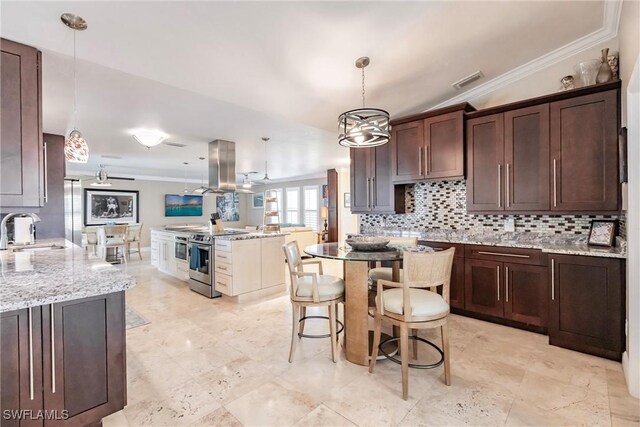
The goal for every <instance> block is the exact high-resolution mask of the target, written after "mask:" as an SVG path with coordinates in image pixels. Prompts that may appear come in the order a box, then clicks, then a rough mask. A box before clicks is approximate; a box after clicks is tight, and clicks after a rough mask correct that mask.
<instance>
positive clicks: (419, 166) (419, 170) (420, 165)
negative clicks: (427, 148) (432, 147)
mask: <svg viewBox="0 0 640 427" xmlns="http://www.w3.org/2000/svg"><path fill="white" fill-rule="evenodd" d="M418 175H420V176H423V175H424V174H423V173H422V147H418Z"/></svg>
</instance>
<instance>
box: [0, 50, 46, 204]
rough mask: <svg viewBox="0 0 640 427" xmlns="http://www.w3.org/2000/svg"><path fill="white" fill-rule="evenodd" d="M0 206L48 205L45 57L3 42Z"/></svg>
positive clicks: (0, 61)
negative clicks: (43, 94) (44, 92)
mask: <svg viewBox="0 0 640 427" xmlns="http://www.w3.org/2000/svg"><path fill="white" fill-rule="evenodd" d="M0 47H1V51H2V52H1V55H2V56H1V58H0V72H1V74H2V78H1V88H0V89H1V90H0V94H1V96H0V104H1V115H0V122H1V124H0V129H1V131H0V133H1V139H2V144H0V206H1V207H3V208H5V207H17V208H23V207H39V206H42V205H43V204H44V202H45V200H44V199H45V196H46V195H45V188H44V172H43V170H44V155H43V143H42V96H41V92H42V85H41V81H42V76H41V66H40V64H41V60H40V59H41V54H40V52H39V51H38V50H37V49H35V48H33V47H30V46H25V45H23V44H20V43H16V42H13V41H10V40H6V39H0Z"/></svg>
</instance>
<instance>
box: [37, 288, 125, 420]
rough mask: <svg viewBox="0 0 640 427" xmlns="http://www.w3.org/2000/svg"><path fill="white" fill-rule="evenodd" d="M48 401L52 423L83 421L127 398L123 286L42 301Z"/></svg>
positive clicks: (117, 406)
mask: <svg viewBox="0 0 640 427" xmlns="http://www.w3.org/2000/svg"><path fill="white" fill-rule="evenodd" d="M42 316H43V322H42V330H43V334H42V339H43V367H44V372H43V378H44V405H45V408H46V409H47V410H57V411H62V410H66V411H68V415H69V418H68V419H67V420H47V421H46V422H45V425H50V426H82V425H88V424H92V423H95V422H97V421H100V420H101V419H102V418H103V417H105V416H107V415H109V414H112V413H114V412H116V411H119V410H120V409H122V408H123V407H124V405H125V401H126V384H127V383H126V369H125V318H124V316H125V314H124V292H116V293H112V294H107V295H100V296H96V297H90V298H83V299H79V300H72V301H67V302H61V303H57V304H51V305H48V306H43V307H42Z"/></svg>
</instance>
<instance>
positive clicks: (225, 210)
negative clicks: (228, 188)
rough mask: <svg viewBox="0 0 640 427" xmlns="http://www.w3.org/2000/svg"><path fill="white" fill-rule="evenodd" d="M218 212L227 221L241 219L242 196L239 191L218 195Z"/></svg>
mask: <svg viewBox="0 0 640 427" xmlns="http://www.w3.org/2000/svg"><path fill="white" fill-rule="evenodd" d="M216 212H217V213H218V214H219V215H220V219H222V220H223V221H226V222H237V221H240V196H239V195H238V193H225V194H223V195H221V196H217V197H216Z"/></svg>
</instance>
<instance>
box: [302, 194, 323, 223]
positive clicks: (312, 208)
mask: <svg viewBox="0 0 640 427" xmlns="http://www.w3.org/2000/svg"><path fill="white" fill-rule="evenodd" d="M303 194H304V196H303V201H304V225H306V226H307V227H311V228H312V229H313V230H314V231H318V225H319V222H320V221H319V218H320V212H319V210H320V208H319V201H320V187H319V186H317V185H314V186H308V187H304V188H303Z"/></svg>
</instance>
